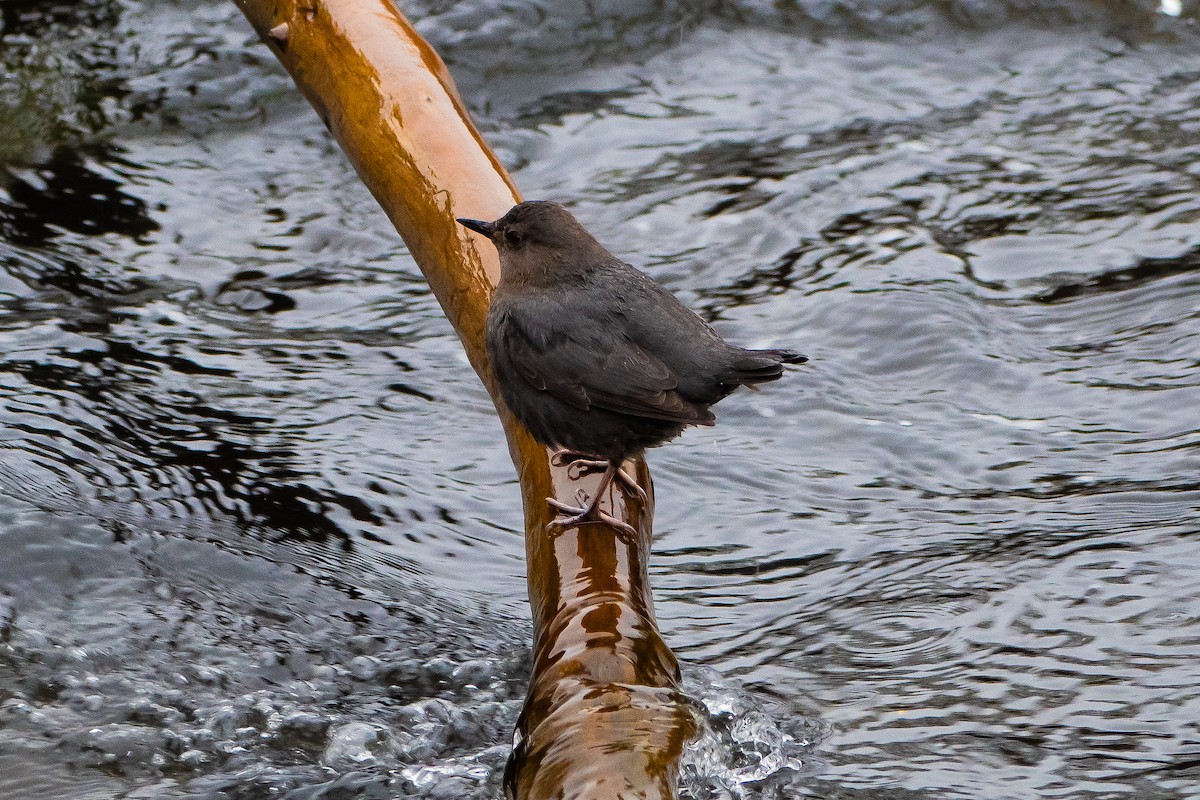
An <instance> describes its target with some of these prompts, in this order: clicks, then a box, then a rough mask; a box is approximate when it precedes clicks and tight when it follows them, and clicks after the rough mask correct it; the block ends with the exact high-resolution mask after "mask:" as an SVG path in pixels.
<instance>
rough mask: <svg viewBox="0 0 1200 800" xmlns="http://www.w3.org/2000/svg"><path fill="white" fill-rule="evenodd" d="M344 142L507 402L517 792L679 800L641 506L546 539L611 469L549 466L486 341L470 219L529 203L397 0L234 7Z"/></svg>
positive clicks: (672, 718) (673, 693)
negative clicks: (523, 566) (519, 500)
mask: <svg viewBox="0 0 1200 800" xmlns="http://www.w3.org/2000/svg"><path fill="white" fill-rule="evenodd" d="M235 2H236V3H237V5H238V6H239V8H241V10H242V11H243V12H244V13H245V15H246V17H247V18H248V19H249V20H250V22H251V24H252V25H253V26H254V28H255V29H256V30H257V31H258V34H259V36H261V37H262V39H263V40H264V41H265V42H266V43H267V44H268V45H269V46H270V47H271V49H272V51H273V52H274V53H275V55H276V56H278V58H279V60H280V61H281V62H282V63H283V65H284V67H286V68H287V70H288V71H289V72H290V73H291V75H292V77H293V79H294V80H295V82H296V85H297V86H298V87H299V88H300V89H301V91H303V92H304V94H305V95H306V96H307V97H308V99H309V101H310V102H311V103H312V104H313V106H314V107H315V108H316V110H317V113H318V114H320V116H321V118H322V119H323V120H324V122H325V124H326V125H327V126H328V128H329V130H330V131H331V132H332V133H333V135H334V137H336V139H337V140H338V142H339V143H340V144H341V146H342V149H343V150H344V151H345V152H346V154H347V156H348V157H349V158H350V161H351V162H352V163H353V164H354V167H355V169H357V170H358V173H359V175H360V176H361V177H362V179H363V181H364V183H366V185H367V187H368V188H369V189H370V190H371V192H372V194H374V195H375V198H376V199H377V200H378V201H379V204H380V205H381V206H382V207H383V209H384V211H385V212H386V213H387V214H388V216H389V217H390V218H391V220H392V222H393V223H394V224H395V226H396V229H397V230H398V231H399V232H400V235H401V236H402V237H403V238H404V241H405V242H406V243H407V244H408V247H409V249H410V251H411V252H412V254H413V257H414V258H415V259H416V262H417V264H418V265H419V266H420V268H421V270H422V271H423V272H424V274H425V277H426V279H427V280H428V281H429V285H430V287H431V288H432V289H433V292H434V294H435V295H436V296H437V298H438V301H439V302H440V303H441V305H442V308H443V310H444V311H445V313H446V316H447V317H448V318H449V320H450V322H451V323H452V324H453V325H454V328H455V329H456V330H457V331H458V335H459V337H460V338H461V339H462V343H463V347H464V348H465V350H466V352H467V356H468V357H469V358H470V361H471V364H472V365H473V366H474V367H475V370H476V371H477V372H478V373H479V376H480V378H481V379H482V380H483V382H484V384H485V385H486V386H487V388H488V391H489V392H490V393H491V396H492V398H493V400H494V401H495V403H496V408H497V412H498V413H499V415H500V419H501V421H502V422H503V424H504V430H505V433H506V435H507V437H508V446H509V452H510V453H511V455H512V459H513V463H514V464H515V465H516V468H517V473H518V475H519V476H520V481H521V491H522V496H523V499H524V504H525V545H526V553H527V557H528V580H529V602H530V606H531V608H532V612H533V621H534V668H533V675H532V677H531V679H530V686H529V694H528V697H527V699H526V703H525V707H524V710H523V711H522V713H521V718H520V721H519V722H518V726H517V733H516V735H515V740H516V741H517V744H516V747H515V748H514V754H513V758H512V759H511V760H510V762H509V768H508V770H507V773H506V786H507V787H508V789H509V791H510V792H511V793H512V794H513V795H515V796H516V797H518V798H522V800H525V799H528V800H542V798H547V799H548V798H564V800H565V799H567V798H579V799H580V800H582V799H583V798H587V799H588V800H610V799H611V800H615V798H671V797H674V796H675V782H676V773H677V763H678V759H679V756H680V754H681V752H682V750H683V746H684V744H685V743H686V742H687V741H688V740H689V739H690V738H691V737H692V736H693V735H694V733H695V727H696V723H695V718H694V716H693V714H692V713H691V711H690V709H689V707H688V705H687V704H686V703H685V702H684V701H683V699H682V697H681V695H680V694H679V693H678V681H679V677H678V666H677V664H676V661H675V657H674V655H673V654H672V653H671V651H670V649H669V648H668V647H667V646H666V644H665V643H664V642H663V640H662V638H661V636H660V635H659V633H658V630H657V628H656V626H655V621H654V609H653V605H652V598H651V593H650V586H649V581H648V576H647V570H646V563H647V559H648V556H649V552H650V536H651V518H652V512H653V499H652V497H653V495H652V493H651V484H650V473H649V470H648V469H647V468H646V465H645V462H643V461H641V460H639V461H637V462H636V463H631V464H630V465H627V468H628V467H630V466H632V467H633V469H634V472H635V474H636V476H637V478H638V481H639V483H640V484H641V485H642V487H643V488H644V489H645V490H646V493H647V497H649V498H651V499H650V500H648V501H647V502H646V503H645V505H644V507H643V506H642V504H640V503H639V502H638V500H637V499H636V498H634V497H632V496H631V495H627V494H626V493H624V492H623V490H622V489H621V488H620V487H619V486H617V485H616V484H615V483H614V484H613V488H612V489H610V490H609V493H608V496H607V498H605V499H606V500H607V501H608V502H607V505H606V506H604V508H605V510H606V511H608V512H609V513H610V514H612V515H613V516H614V517H616V518H618V519H622V520H625V521H626V522H628V523H629V524H630V525H632V526H633V527H634V528H636V529H637V530H638V531H639V534H638V536H637V538H636V540H635V541H627V540H625V539H622V538H621V536H620V535H619V533H618V531H616V530H615V529H613V528H610V527H609V526H607V525H602V524H598V523H597V524H588V525H585V526H582V527H580V528H575V529H568V530H567V531H565V532H564V533H562V534H561V535H559V536H557V537H554V536H551V535H549V534H548V533H547V532H546V523H548V522H549V521H550V520H551V518H552V515H551V510H550V508H549V506H548V505H547V503H546V498H547V497H550V496H553V497H557V498H558V499H560V500H562V501H563V502H567V503H573V502H574V501H575V493H576V490H578V489H580V488H582V489H583V490H584V491H585V492H589V491H591V490H594V488H595V487H596V484H597V483H598V482H599V476H598V475H590V476H584V477H582V478H578V479H573V478H572V477H571V476H570V475H569V474H568V470H567V469H566V468H556V467H553V466H551V465H550V463H549V460H548V455H549V454H548V452H547V450H546V449H545V448H543V447H541V446H540V445H538V444H537V443H536V442H534V441H533V439H532V438H531V437H530V436H529V433H528V432H527V431H525V430H524V429H523V428H522V427H521V426H520V425H519V424H518V423H517V422H516V421H515V420H514V419H513V418H512V416H511V414H509V413H508V411H507V410H506V409H505V408H504V404H503V402H502V401H501V400H500V397H499V394H498V393H497V391H496V384H495V379H494V377H493V376H492V373H491V370H490V369H489V366H488V363H487V356H486V353H485V350H484V320H485V316H486V313H487V306H488V299H489V297H490V295H491V290H492V287H493V286H494V285H495V283H496V281H497V279H498V277H499V262H498V259H497V257H496V253H495V250H494V248H493V247H492V246H491V244H490V243H488V242H485V241H483V240H482V239H481V238H480V237H478V236H477V235H475V234H472V233H469V232H468V231H466V230H465V229H463V228H462V227H461V226H459V225H458V224H457V223H455V221H454V220H455V218H456V217H473V218H480V219H494V218H496V217H499V216H501V215H502V214H503V213H504V212H505V211H507V210H508V209H509V207H511V206H512V205H513V204H514V203H516V202H517V201H518V200H519V199H520V198H519V195H518V193H517V190H516V188H515V186H514V185H513V182H512V180H511V178H509V176H508V175H507V174H506V173H505V171H504V168H503V167H502V166H501V165H500V163H499V162H498V161H497V160H496V158H495V156H494V155H492V153H491V151H490V150H489V149H488V147H487V145H486V144H485V143H484V141H483V139H482V138H481V137H480V135H479V133H478V131H476V130H475V127H474V125H473V124H472V123H471V120H470V118H469V116H468V114H467V111H466V109H465V107H464V106H463V103H462V101H461V99H460V98H459V96H458V93H457V91H456V90H455V88H454V84H453V82H452V81H451V79H450V75H449V73H448V72H447V70H446V67H445V65H444V64H443V63H442V61H441V59H440V58H439V57H438V55H437V54H436V53H435V52H434V51H433V50H432V48H430V47H429V45H428V44H427V43H426V42H425V41H423V40H422V39H421V38H420V36H418V35H417V34H416V32H415V31H414V30H413V29H412V27H411V26H410V25H409V24H408V22H407V21H406V20H405V19H404V18H403V16H402V15H401V14H400V13H399V12H398V11H397V10H396V9H395V8H394V7H393V6H392V5H391V4H390V3H389V2H388V0H235Z"/></svg>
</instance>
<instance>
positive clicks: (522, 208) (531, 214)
mask: <svg viewBox="0 0 1200 800" xmlns="http://www.w3.org/2000/svg"><path fill="white" fill-rule="evenodd" d="M458 222H459V224H461V225H462V226H463V227H465V228H468V229H470V230H473V231H475V232H476V233H479V234H482V235H484V236H486V237H488V239H490V240H491V242H492V244H494V245H495V246H496V249H497V250H499V251H500V268H501V270H502V271H503V272H504V274H505V275H506V276H511V277H514V278H520V277H529V278H531V279H532V278H534V277H535V276H536V275H537V274H539V273H546V272H550V271H553V272H554V273H556V274H558V275H560V276H561V274H562V272H563V270H564V269H567V270H570V269H577V268H585V267H586V266H588V264H589V263H591V262H593V261H595V260H596V259H598V258H607V257H611V256H610V255H609V253H608V251H607V250H605V249H604V247H603V246H601V245H600V243H599V242H597V241H596V240H595V239H594V238H592V235H591V234H590V233H588V232H587V230H586V229H585V228H584V227H583V226H582V225H580V224H579V220H577V219H575V217H574V216H573V215H572V214H571V212H570V211H567V210H566V209H565V208H563V207H562V206H560V205H558V204H557V203H551V202H549V201H546V200H531V201H528V202H524V203H518V204H517V205H515V206H513V207H512V208H511V209H509V211H508V213H507V214H505V215H504V216H503V217H501V218H500V219H498V220H496V221H494V222H484V221H483V220H478V219H459V220H458Z"/></svg>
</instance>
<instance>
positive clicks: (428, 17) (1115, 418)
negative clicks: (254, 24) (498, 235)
mask: <svg viewBox="0 0 1200 800" xmlns="http://www.w3.org/2000/svg"><path fill="white" fill-rule="evenodd" d="M1185 5H1186V4H1185ZM405 8H406V10H407V11H408V12H409V13H410V14H411V16H412V17H413V18H414V19H415V20H417V22H418V27H419V28H420V29H421V31H422V32H423V33H424V34H425V35H427V36H428V37H429V38H430V40H431V41H432V43H433V44H434V45H435V46H437V47H438V48H439V49H440V50H441V51H442V52H444V53H445V54H446V56H447V58H448V60H449V62H450V66H451V69H452V70H453V71H454V73H455V75H456V77H457V78H458V80H459V82H460V84H461V86H462V88H463V90H464V94H465V95H466V96H467V97H468V99H469V102H470V104H471V105H472V107H473V109H474V110H475V112H476V114H477V115H478V118H479V120H480V122H481V125H482V126H483V127H484V129H485V131H486V134H487V136H488V138H489V140H490V141H491V142H493V144H494V145H495V147H496V149H497V151H498V153H499V154H500V155H501V157H502V159H503V160H504V161H505V162H506V163H507V164H508V165H509V166H510V167H511V168H513V170H514V175H515V178H516V180H517V182H518V185H519V186H520V187H521V188H522V190H523V192H524V193H525V195H526V196H527V197H531V198H537V197H549V198H554V199H559V200H563V201H566V202H568V203H569V204H571V205H572V206H573V207H574V209H575V211H576V212H577V214H578V215H579V216H581V217H582V218H583V219H584V220H585V222H586V223H587V224H588V225H589V226H590V227H591V228H592V229H593V230H594V231H595V232H596V233H597V235H598V236H599V237H600V238H601V240H603V241H605V242H606V243H608V244H609V245H610V246H611V247H612V248H613V249H614V250H617V251H618V252H620V253H623V254H625V255H627V256H628V257H629V259H630V260H632V261H634V262H635V263H638V264H640V265H643V266H645V267H646V268H647V270H648V271H649V272H651V273H652V274H653V275H654V276H655V277H656V278H657V279H659V280H660V281H662V282H663V283H665V284H667V285H668V286H670V287H671V288H672V289H674V290H675V291H677V292H678V293H679V294H680V295H681V296H683V297H684V298H685V299H686V300H687V301H688V302H689V303H691V304H692V305H693V306H694V307H697V308H700V309H703V310H704V311H705V313H707V314H708V315H709V316H710V317H711V318H712V319H714V320H716V323H717V324H718V326H719V327H720V328H721V330H722V331H723V332H724V333H726V334H727V335H728V336H729V337H730V338H731V339H733V340H736V341H739V342H743V343H746V344H753V345H759V346H765V345H788V346H795V347H797V348H798V349H800V350H802V351H804V352H806V353H808V354H809V355H810V356H811V357H812V362H811V364H810V365H808V366H806V367H805V368H804V369H803V370H801V371H798V372H797V373H795V374H794V375H792V376H791V377H790V378H789V379H788V381H786V382H784V383H781V384H775V385H772V386H771V387H769V388H768V389H767V390H765V391H763V392H761V393H757V394H751V393H746V394H739V395H736V396H735V397H732V398H730V399H729V400H728V401H726V402H725V403H723V404H722V406H721V411H722V413H721V419H722V424H721V425H720V426H719V427H717V428H715V429H704V430H697V431H692V432H689V433H688V434H687V435H685V436H684V437H683V438H682V439H681V440H680V441H679V442H677V443H675V444H672V445H671V446H669V447H668V448H665V449H663V450H661V451H657V452H655V453H653V454H652V455H651V461H652V464H653V466H654V469H655V477H656V487H657V491H658V503H657V508H658V519H657V520H656V525H655V529H656V530H657V531H658V532H659V533H658V536H657V539H656V542H655V556H654V559H653V562H652V571H653V576H652V577H653V579H654V583H655V586H656V596H657V600H658V617H659V621H660V623H661V626H662V629H663V632H664V634H665V635H666V636H667V639H668V641H669V642H670V643H671V644H672V646H673V647H675V649H676V650H677V652H678V653H679V655H680V657H681V659H682V660H683V662H684V666H685V676H686V678H687V687H686V688H687V690H688V692H689V693H690V694H691V695H692V696H693V697H695V698H696V699H697V701H698V702H699V703H701V704H702V705H703V706H704V707H705V709H706V710H707V715H708V717H709V730H708V732H707V733H706V734H705V736H704V738H702V739H701V740H700V742H699V743H698V744H697V745H696V746H695V747H694V748H693V749H692V751H691V752H690V753H689V754H688V755H687V757H686V759H685V764H684V769H683V776H682V779H681V780H682V792H683V795H684V797H687V798H724V797H739V798H769V797H803V796H811V797H820V798H858V797H864V798H889V800H890V799H892V798H908V797H912V798H916V797H921V798H927V797H938V798H980V797H988V798H1029V797H1047V798H1049V797H1055V798H1063V797H1066V798H1086V799H1089V800H1101V799H1102V798H1115V797H1136V798H1139V800H1140V799H1141V798H1163V799H1164V800H1165V799H1167V798H1187V797H1196V796H1200V730H1198V727H1197V722H1196V720H1197V719H1200V667H1198V666H1197V665H1200V611H1198V610H1197V609H1198V608H1200V606H1198V605H1197V597H1198V595H1200V535H1198V534H1200V522H1197V519H1198V514H1200V477H1198V476H1200V412H1198V411H1197V409H1200V151H1198V149H1197V146H1196V143H1197V142H1200V55H1197V53H1198V52H1200V51H1198V50H1197V48H1196V44H1197V40H1196V38H1195V36H1194V33H1193V28H1194V22H1195V18H1194V16H1192V17H1191V18H1188V14H1192V15H1194V13H1195V11H1194V6H1188V7H1185V8H1184V9H1183V10H1184V16H1183V18H1179V19H1175V18H1172V17H1170V16H1168V15H1163V14H1155V13H1153V12H1152V11H1150V10H1147V9H1139V8H1136V7H1133V6H1129V7H1123V6H1122V7H1118V6H1115V5H1113V6H1109V5H1101V4H1082V3H1081V4H1074V5H1058V6H1054V7H1037V6H1018V5H1015V4H1009V5H1005V4H1000V3H994V4H990V3H964V4H942V5H939V6H937V7H936V8H935V7H933V6H925V5H904V4H903V3H899V2H897V3H887V2H882V0H881V1H880V2H877V3H874V4H871V5H861V6H852V5H842V4H838V3H830V4H817V3H812V4H803V3H796V4H774V5H772V4H757V3H754V2H746V3H741V4H721V5H720V7H719V8H709V7H707V6H703V5H695V6H692V5H674V4H643V5H638V4H629V3H620V4H617V3H594V4H589V5H586V6H585V5H582V4H581V5H579V6H575V5H570V4H567V5H563V6H562V7H561V8H560V7H559V6H557V5H556V6H554V8H555V14H553V15H548V14H547V12H548V10H549V9H550V8H551V6H549V5H544V4H539V3H534V2H531V3H527V4H517V5H513V4H502V3H491V2H485V0H479V2H472V3H469V4H465V3H460V4H449V3H431V2H430V3H424V4H421V5H414V6H411V7H409V6H406V7H405ZM2 11H3V13H2V14H0V19H2V20H3V24H4V28H3V38H0V60H2V61H3V63H4V68H5V74H6V78H5V83H4V86H3V89H2V90H0V107H2V108H3V111H0V160H3V162H5V163H6V164H7V166H6V167H5V168H4V169H5V173H6V174H7V179H6V184H5V189H4V191H3V192H0V264H2V266H3V270H0V308H2V310H0V545H2V546H3V553H4V555H3V557H2V558H0V794H2V795H3V796H5V797H12V798H22V799H23V798H34V797H37V798H44V797H64V798H65V797H71V798H113V797H127V798H196V799H199V798H213V799H214V800H215V798H260V797H261V798H266V797H287V798H292V800H301V799H302V798H303V799H309V798H321V797H324V798H335V797H337V798H341V797H396V796H399V797H456V798H457V797H494V796H496V795H497V794H498V792H499V782H500V771H501V770H502V767H503V763H504V759H505V758H506V756H507V752H508V745H509V739H508V737H509V735H510V733H511V730H512V726H513V723H514V721H515V718H516V714H517V712H518V711H519V707H520V703H521V699H522V695H523V692H524V686H525V681H526V679H527V677H528V665H527V661H526V655H525V654H526V651H527V649H528V639H529V625H528V621H527V620H528V612H527V609H526V607H525V605H524V591H525V589H524V559H523V554H524V547H523V543H522V540H521V533H520V524H521V515H520V500H519V494H518V491H517V487H516V483H515V477H514V475H513V472H512V468H511V465H510V463H509V462H508V456H507V450H506V448H505V446H504V443H503V440H502V436H501V433H500V428H499V425H498V424H497V422H496V421H495V419H494V415H493V413H492V409H491V404H490V402H489V401H488V399H487V397H486V394H485V393H484V391H483V390H482V388H481V387H480V386H479V385H478V382H477V380H476V379H475V377H474V374H473V373H472V372H471V370H470V368H469V366H468V365H467V363H466V360H465V358H464V357H463V356H462V354H461V352H460V348H459V345H458V342H457V340H456V338H455V337H454V334H453V332H452V331H451V330H450V328H449V325H448V324H447V323H446V322H445V320H444V319H443V317H442V316H441V313H440V311H439V309H438V307H437V304H436V302H435V301H434V300H433V298H432V296H431V295H430V294H429V292H428V290H427V289H426V287H425V285H424V283H423V281H422V279H421V276H420V273H419V271H418V270H417V269H416V267H415V266H414V264H413V263H412V261H411V259H410V258H409V256H408V255H407V252H406V251H405V249H404V247H403V245H402V243H400V242H399V240H398V239H397V237H396V235H395V234H394V232H393V230H392V229H391V227H390V225H389V224H388V223H387V221H386V219H385V218H384V217H383V215H382V213H380V212H379V210H378V209H377V207H376V206H375V204H374V202H373V201H372V200H371V198H370V196H369V195H368V193H367V192H366V190H365V189H364V188H363V187H362V185H361V184H360V182H359V181H358V179H357V178H356V176H355V175H354V174H353V172H352V170H351V169H350V168H349V167H348V165H347V164H346V163H345V161H344V159H343V158H342V156H341V155H340V153H339V151H338V149H337V147H336V146H335V145H334V144H333V143H332V142H331V140H330V138H329V137H328V135H327V134H326V133H325V131H324V129H323V128H322V127H321V126H320V123H319V122H318V121H317V119H316V116H315V115H314V114H313V113H312V112H311V110H310V109H309V108H308V107H307V106H306V105H305V104H304V102H303V100H302V99H300V98H299V96H298V94H297V93H296V92H295V90H294V88H293V87H292V85H291V83H290V81H289V80H288V79H287V78H286V76H284V75H282V74H281V71H280V70H279V68H278V66H277V65H276V64H275V62H274V59H273V58H272V57H271V56H270V54H269V53H268V51H267V50H266V49H265V48H263V47H262V46H260V45H257V44H255V43H253V42H251V34H250V31H249V27H248V25H247V24H246V23H245V22H244V21H243V20H242V19H241V18H240V17H239V16H238V14H237V12H236V11H235V10H234V8H233V6H232V4H229V3H225V2H215V1H214V2H205V3H199V4H182V3H180V4H175V3H170V2H165V0H152V1H151V2H142V3H133V2H129V3H118V2H97V3H93V4H86V3H85V4H76V3H70V2H65V3H56V4H39V3H29V2H6V3H5V4H4V6H3V7H2ZM495 41H503V42H505V43H506V46H505V47H503V48H497V47H495V45H494V43H495Z"/></svg>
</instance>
